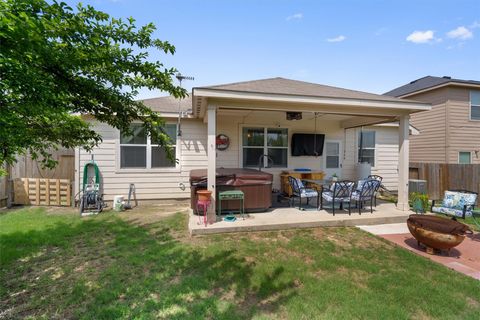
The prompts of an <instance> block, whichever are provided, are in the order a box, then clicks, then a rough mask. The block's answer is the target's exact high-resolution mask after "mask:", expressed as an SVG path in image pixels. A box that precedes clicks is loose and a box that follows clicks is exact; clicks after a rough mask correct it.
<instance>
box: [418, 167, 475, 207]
mask: <svg viewBox="0 0 480 320" xmlns="http://www.w3.org/2000/svg"><path fill="white" fill-rule="evenodd" d="M410 179H420V180H427V192H428V196H429V197H430V199H442V198H443V193H444V191H445V190H449V189H465V190H470V191H475V192H478V193H480V164H446V163H410ZM477 203H478V204H479V205H480V199H478V200H477Z"/></svg>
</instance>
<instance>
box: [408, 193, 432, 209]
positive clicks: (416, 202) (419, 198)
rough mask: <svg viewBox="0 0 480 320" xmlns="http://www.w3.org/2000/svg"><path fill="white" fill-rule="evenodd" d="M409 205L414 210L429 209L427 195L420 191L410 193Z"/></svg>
mask: <svg viewBox="0 0 480 320" xmlns="http://www.w3.org/2000/svg"><path fill="white" fill-rule="evenodd" d="M410 206H411V207H412V208H413V210H414V211H415V212H427V211H428V209H429V202H428V195H427V194H425V193H420V192H412V193H410Z"/></svg>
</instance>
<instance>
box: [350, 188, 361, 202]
mask: <svg viewBox="0 0 480 320" xmlns="http://www.w3.org/2000/svg"><path fill="white" fill-rule="evenodd" d="M352 199H353V200H356V201H360V191H359V190H355V191H353V192H352Z"/></svg>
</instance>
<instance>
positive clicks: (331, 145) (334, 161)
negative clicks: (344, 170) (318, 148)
mask: <svg viewBox="0 0 480 320" xmlns="http://www.w3.org/2000/svg"><path fill="white" fill-rule="evenodd" d="M325 156H326V167H327V169H337V168H339V167H340V144H339V143H338V142H327V143H325Z"/></svg>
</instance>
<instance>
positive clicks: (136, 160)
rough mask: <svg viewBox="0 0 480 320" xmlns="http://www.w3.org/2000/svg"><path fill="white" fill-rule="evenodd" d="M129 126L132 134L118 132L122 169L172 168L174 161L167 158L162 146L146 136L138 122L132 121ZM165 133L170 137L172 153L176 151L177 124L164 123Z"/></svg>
mask: <svg viewBox="0 0 480 320" xmlns="http://www.w3.org/2000/svg"><path fill="white" fill-rule="evenodd" d="M130 128H131V129H132V131H133V135H131V136H127V135H124V134H120V168H122V169H126V168H128V169H151V168H154V169H155V168H174V167H175V162H172V161H171V160H169V159H168V158H167V153H166V152H165V150H164V149H163V147H160V146H158V144H157V143H156V142H155V141H152V139H150V137H148V136H147V134H146V131H145V129H144V128H143V126H142V125H141V124H140V123H132V124H131V126H130ZM164 130H165V133H167V135H168V136H169V137H170V140H171V141H172V144H171V145H170V147H171V148H172V152H173V154H175V153H176V143H175V142H176V140H177V125H176V124H166V125H165V127H164Z"/></svg>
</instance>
